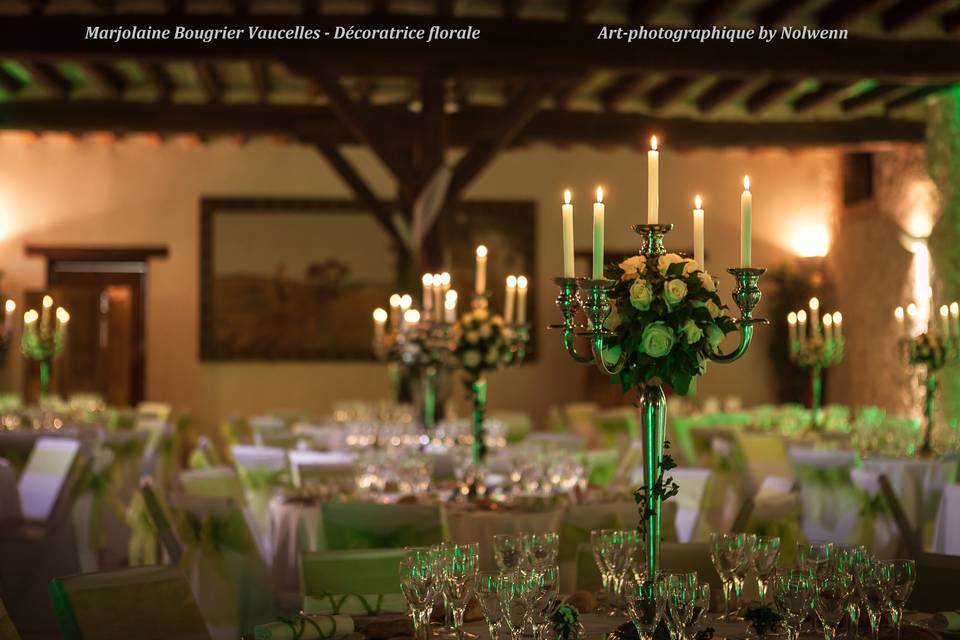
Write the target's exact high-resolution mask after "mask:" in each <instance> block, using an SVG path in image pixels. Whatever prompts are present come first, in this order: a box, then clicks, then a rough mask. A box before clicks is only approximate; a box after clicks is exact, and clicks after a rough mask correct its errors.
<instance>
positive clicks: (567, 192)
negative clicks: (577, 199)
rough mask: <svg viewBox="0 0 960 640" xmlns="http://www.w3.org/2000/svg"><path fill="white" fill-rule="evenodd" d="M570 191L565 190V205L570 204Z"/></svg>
mask: <svg viewBox="0 0 960 640" xmlns="http://www.w3.org/2000/svg"><path fill="white" fill-rule="evenodd" d="M570 197H571V195H570V189H564V190H563V204H570Z"/></svg>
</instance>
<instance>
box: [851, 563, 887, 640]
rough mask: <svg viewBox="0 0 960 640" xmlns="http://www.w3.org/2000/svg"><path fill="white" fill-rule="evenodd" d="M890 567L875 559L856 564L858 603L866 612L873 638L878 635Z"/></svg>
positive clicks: (885, 599) (885, 600)
mask: <svg viewBox="0 0 960 640" xmlns="http://www.w3.org/2000/svg"><path fill="white" fill-rule="evenodd" d="M890 579H891V572H890V567H889V566H888V565H886V564H884V563H882V562H878V561H876V560H874V561H872V562H870V563H866V564H861V565H858V566H857V579H856V584H857V593H858V595H859V596H860V604H861V605H862V606H863V608H864V609H865V610H866V612H867V620H868V621H869V623H870V633H871V635H872V636H873V640H877V639H878V638H879V637H880V618H881V616H882V615H883V609H884V607H885V606H886V602H887V592H888V591H889V590H890Z"/></svg>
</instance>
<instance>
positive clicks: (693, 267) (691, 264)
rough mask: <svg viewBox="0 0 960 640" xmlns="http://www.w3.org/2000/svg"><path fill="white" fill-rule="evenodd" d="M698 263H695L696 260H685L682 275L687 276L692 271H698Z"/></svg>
mask: <svg viewBox="0 0 960 640" xmlns="http://www.w3.org/2000/svg"><path fill="white" fill-rule="evenodd" d="M699 270H700V265H699V264H697V261H696V260H687V261H686V262H684V263H683V275H685V276H688V275H690V274H691V273H693V272H694V271H699Z"/></svg>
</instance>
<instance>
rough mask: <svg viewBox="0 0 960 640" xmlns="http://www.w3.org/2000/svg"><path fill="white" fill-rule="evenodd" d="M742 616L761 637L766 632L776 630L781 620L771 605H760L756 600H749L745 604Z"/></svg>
mask: <svg viewBox="0 0 960 640" xmlns="http://www.w3.org/2000/svg"><path fill="white" fill-rule="evenodd" d="M743 618H744V619H745V620H746V621H748V622H749V623H750V626H752V627H753V630H754V631H755V632H756V633H757V635H758V636H760V637H761V638H763V637H766V635H767V634H768V633H773V632H776V631H777V629H779V628H780V623H781V622H782V620H783V618H781V617H780V614H778V613H777V612H776V611H774V610H773V608H772V607H769V606H764V605H761V604H760V603H758V602H751V603H750V604H749V605H747V611H746V613H744V614H743Z"/></svg>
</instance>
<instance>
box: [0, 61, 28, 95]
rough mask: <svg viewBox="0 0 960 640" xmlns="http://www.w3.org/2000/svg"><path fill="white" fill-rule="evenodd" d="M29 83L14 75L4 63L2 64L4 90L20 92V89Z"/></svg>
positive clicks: (9, 92)
mask: <svg viewBox="0 0 960 640" xmlns="http://www.w3.org/2000/svg"><path fill="white" fill-rule="evenodd" d="M26 85H27V83H26V82H24V81H23V80H21V79H20V78H18V77H17V76H15V75H13V74H12V73H10V72H9V71H7V70H6V69H5V68H4V67H3V66H2V65H0V89H3V92H4V93H6V94H8V95H12V94H15V93H20V90H21V89H23V88H24V87H25V86H26Z"/></svg>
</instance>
